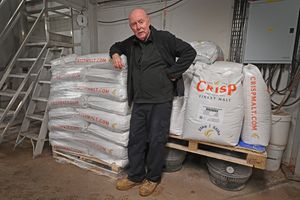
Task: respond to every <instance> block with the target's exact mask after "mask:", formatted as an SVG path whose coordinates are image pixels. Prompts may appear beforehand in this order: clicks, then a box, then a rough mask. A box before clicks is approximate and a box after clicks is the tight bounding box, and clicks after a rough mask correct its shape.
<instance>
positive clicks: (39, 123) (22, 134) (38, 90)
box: [14, 47, 67, 158]
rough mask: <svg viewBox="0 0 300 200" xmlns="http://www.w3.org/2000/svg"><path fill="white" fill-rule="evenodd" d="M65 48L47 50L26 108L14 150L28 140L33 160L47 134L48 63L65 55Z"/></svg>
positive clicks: (42, 145) (40, 149)
mask: <svg viewBox="0 0 300 200" xmlns="http://www.w3.org/2000/svg"><path fill="white" fill-rule="evenodd" d="M66 54H67V52H66V48H56V47H54V48H48V50H47V54H46V57H45V60H44V63H43V67H42V68H41V69H40V72H39V75H38V78H37V80H36V84H35V88H34V90H33V93H32V98H31V99H30V102H29V105H28V108H27V110H26V113H25V117H24V119H23V122H22V125H21V129H20V131H19V134H18V137H17V140H16V143H15V147H14V149H15V148H16V147H17V146H18V145H19V144H20V143H21V142H22V141H23V140H24V139H25V138H28V139H30V141H31V144H32V150H33V158H35V157H36V156H38V155H40V154H41V153H42V150H43V147H44V143H45V141H47V133H48V105H47V103H48V98H49V93H50V83H51V82H50V78H51V72H50V67H51V64H50V61H51V60H53V59H56V58H60V57H62V56H64V55H66Z"/></svg>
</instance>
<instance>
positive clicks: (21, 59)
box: [17, 58, 37, 62]
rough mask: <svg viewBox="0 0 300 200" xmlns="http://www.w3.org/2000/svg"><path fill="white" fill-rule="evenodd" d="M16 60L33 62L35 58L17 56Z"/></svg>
mask: <svg viewBox="0 0 300 200" xmlns="http://www.w3.org/2000/svg"><path fill="white" fill-rule="evenodd" d="M17 60H18V61H20V62H35V61H36V60H37V58H18V59H17Z"/></svg>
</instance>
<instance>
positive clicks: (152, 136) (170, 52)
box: [110, 8, 196, 196]
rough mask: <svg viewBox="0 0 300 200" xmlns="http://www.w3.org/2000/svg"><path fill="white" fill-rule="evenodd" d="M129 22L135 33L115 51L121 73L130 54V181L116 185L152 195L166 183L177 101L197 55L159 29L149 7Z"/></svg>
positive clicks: (136, 12) (112, 53)
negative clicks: (165, 168) (167, 147)
mask: <svg viewBox="0 0 300 200" xmlns="http://www.w3.org/2000/svg"><path fill="white" fill-rule="evenodd" d="M128 18H129V26H130V28H131V30H132V32H133V35H132V36H131V37H129V38H127V39H125V40H124V41H121V42H116V43H115V44H114V45H112V46H111V48H110V56H111V58H112V61H113V65H114V66H115V67H116V68H117V69H122V68H123V67H124V63H123V62H122V60H121V58H120V55H122V54H124V55H126V56H127V62H128V77H127V93H128V104H129V105H130V106H133V108H132V113H131V120H130V130H129V131H130V133H129V143H128V159H129V170H128V177H127V178H124V179H120V180H118V181H117V186H116V187H117V189H119V190H128V189H130V188H132V187H134V186H136V185H141V186H140V188H139V194H140V195H141V196H148V195H150V194H152V193H153V192H154V190H155V188H156V187H157V185H158V183H159V182H160V180H161V176H162V169H163V166H164V163H165V154H166V150H165V144H166V142H167V138H168V134H169V128H170V117H171V111H172V100H173V97H174V96H175V95H177V96H182V95H183V94H184V91H183V89H184V86H183V80H182V76H181V75H182V73H183V72H185V71H186V70H187V69H188V68H189V66H190V65H191V64H192V62H193V60H194V58H195V56H196V51H195V50H194V49H193V48H192V47H191V46H190V45H189V44H188V43H187V42H184V41H182V40H181V39H178V38H177V37H175V36H174V35H173V34H171V33H169V32H167V31H159V30H156V29H155V28H154V27H153V26H152V25H151V23H150V18H149V16H148V15H147V13H146V11H145V10H144V9H141V8H137V9H134V10H132V11H131V12H130V14H129V17H128ZM176 58H177V60H176Z"/></svg>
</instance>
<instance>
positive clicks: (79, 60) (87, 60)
mask: <svg viewBox="0 0 300 200" xmlns="http://www.w3.org/2000/svg"><path fill="white" fill-rule="evenodd" d="M110 60H111V59H110V58H101V57H98V58H78V57H77V58H76V59H75V62H76V63H108V62H109V61H110Z"/></svg>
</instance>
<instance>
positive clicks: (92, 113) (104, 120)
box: [77, 108, 130, 132]
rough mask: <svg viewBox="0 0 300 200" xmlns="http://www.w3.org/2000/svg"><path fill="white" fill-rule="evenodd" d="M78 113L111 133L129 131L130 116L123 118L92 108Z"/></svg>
mask: <svg viewBox="0 0 300 200" xmlns="http://www.w3.org/2000/svg"><path fill="white" fill-rule="evenodd" d="M77 111H78V112H79V115H80V117H81V118H82V119H84V120H86V121H88V122H92V123H95V124H97V125H99V126H102V127H104V128H107V129H109V130H111V131H114V132H125V131H128V130H129V122H130V115H126V116H122V115H117V114H113V113H108V112H104V111H99V110H94V109H90V108H87V109H80V108H78V109H77Z"/></svg>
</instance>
